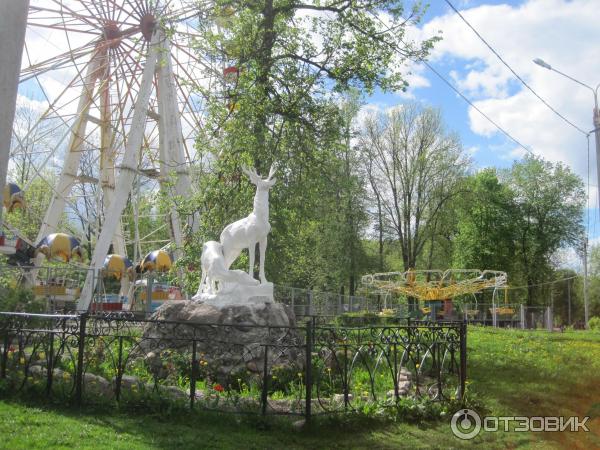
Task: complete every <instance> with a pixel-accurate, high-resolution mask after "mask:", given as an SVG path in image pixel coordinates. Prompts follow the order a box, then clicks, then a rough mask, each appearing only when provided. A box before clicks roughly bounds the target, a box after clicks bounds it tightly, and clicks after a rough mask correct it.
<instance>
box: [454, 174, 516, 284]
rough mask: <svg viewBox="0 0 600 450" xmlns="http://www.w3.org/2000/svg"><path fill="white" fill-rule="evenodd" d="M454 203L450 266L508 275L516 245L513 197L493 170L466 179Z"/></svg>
mask: <svg viewBox="0 0 600 450" xmlns="http://www.w3.org/2000/svg"><path fill="white" fill-rule="evenodd" d="M461 190H462V192H463V194H462V195H461V196H460V197H459V198H458V199H457V201H455V206H456V209H455V211H456V215H457V217H458V224H457V231H456V236H455V238H454V244H455V245H454V255H453V266H454V267H460V268H479V269H494V270H503V271H505V272H509V273H510V272H512V269H513V267H514V252H515V245H516V230H515V225H514V224H515V220H514V217H513V215H514V208H513V206H514V205H513V193H512V191H511V190H510V189H509V187H508V186H506V185H505V184H502V183H501V182H500V180H499V179H498V176H497V174H496V171H495V170H494V169H485V170H482V171H481V172H478V173H477V174H475V175H473V176H471V177H469V178H467V179H466V180H465V181H464V185H463V187H462V189H461Z"/></svg>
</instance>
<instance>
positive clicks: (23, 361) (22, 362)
mask: <svg viewBox="0 0 600 450" xmlns="http://www.w3.org/2000/svg"><path fill="white" fill-rule="evenodd" d="M19 364H25V358H23V357H22V356H21V358H20V359H19Z"/></svg>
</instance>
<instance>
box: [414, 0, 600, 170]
mask: <svg viewBox="0 0 600 450" xmlns="http://www.w3.org/2000/svg"><path fill="white" fill-rule="evenodd" d="M598 6H599V3H598V0H579V1H576V2H571V1H566V0H565V1H563V0H530V1H527V2H525V3H523V4H522V5H520V6H510V5H506V4H500V5H483V6H478V7H473V8H470V9H466V10H463V11H461V12H462V14H463V15H464V16H465V18H466V19H467V20H468V21H469V22H470V23H471V25H473V27H475V29H477V30H478V31H479V32H480V33H481V34H482V36H483V37H484V38H485V39H486V40H487V41H488V42H489V43H490V44H491V45H492V46H493V47H494V48H495V49H496V50H497V51H498V52H499V54H500V55H501V56H502V57H503V58H504V59H505V60H506V61H507V62H508V63H509V64H510V65H511V66H512V67H513V68H514V70H515V71H516V72H517V73H518V74H519V75H520V76H521V77H522V78H523V79H525V80H526V81H527V82H528V83H529V84H530V85H531V86H532V88H533V89H534V90H536V91H537V92H538V94H539V95H540V96H541V97H542V98H544V99H545V100H546V101H547V102H548V103H550V104H551V105H552V106H553V107H554V108H555V109H557V110H558V111H559V112H561V113H562V114H563V115H564V116H566V117H567V118H569V120H571V121H572V122H574V123H575V124H577V125H578V126H580V127H582V128H583V129H584V130H590V129H591V128H592V125H591V120H592V117H591V113H592V106H593V97H592V94H591V92H590V91H589V90H587V89H585V88H583V87H580V86H579V85H577V84H575V83H573V82H572V81H570V80H568V79H565V78H564V77H561V76H560V75H558V74H556V73H553V72H551V71H548V70H546V69H544V68H541V67H539V66H537V65H535V64H533V62H532V60H533V59H534V58H538V57H539V58H542V59H544V60H545V61H547V62H548V63H550V64H552V65H554V66H555V67H556V68H557V69H559V70H562V71H564V72H567V73H568V74H569V75H571V76H573V77H574V78H577V79H580V80H582V81H584V82H586V83H588V84H592V83H598V82H600V46H599V45H598V40H597V39H593V37H594V36H596V35H597V25H598V20H597V19H598V14H597V12H598ZM438 30H442V31H443V40H442V41H441V42H439V43H438V44H437V45H436V46H435V48H434V50H433V53H432V58H431V60H432V62H433V63H434V64H435V63H441V62H443V63H449V64H452V66H453V67H455V70H453V71H452V72H450V74H449V76H450V77H452V79H454V81H455V83H456V84H457V87H459V88H460V89H461V90H462V91H464V92H465V94H467V95H468V96H469V97H470V98H473V99H475V100H476V101H475V102H474V103H475V105H477V107H479V108H480V109H481V110H483V111H484V112H485V113H486V114H487V115H489V116H490V117H491V118H493V120H495V121H496V122H497V123H498V124H499V125H500V126H502V127H503V128H505V129H506V130H507V131H508V132H509V133H511V134H512V135H513V136H514V137H515V138H516V139H518V140H519V141H521V142H522V143H523V144H524V145H526V146H530V147H531V149H532V150H533V151H534V153H536V154H539V155H541V156H543V157H544V158H546V159H549V160H551V161H562V162H564V163H567V164H568V165H569V166H571V167H572V168H573V170H575V171H576V172H577V173H578V174H579V175H581V176H584V177H585V174H586V164H587V149H586V145H587V144H586V141H585V138H584V136H583V135H582V134H581V133H579V132H578V131H576V130H575V129H573V128H572V127H570V126H569V125H568V124H566V123H565V122H564V121H562V120H561V119H560V118H558V117H557V116H556V115H555V114H554V113H552V112H551V111H550V110H549V109H548V108H547V107H546V106H544V105H543V104H542V103H541V102H540V101H539V100H538V99H537V98H536V97H534V96H533V94H532V93H531V92H529V91H528V90H527V89H526V88H525V87H524V86H523V85H522V84H520V83H519V82H518V81H517V80H516V79H515V77H514V76H513V75H512V74H511V73H510V71H509V70H508V69H507V68H506V67H505V66H504V65H503V64H502V63H501V62H500V61H499V60H498V58H497V57H496V56H495V55H493V54H492V53H491V52H490V50H489V49H488V48H487V47H485V45H484V44H483V43H482V42H481V40H480V39H479V38H478V37H477V36H476V35H475V34H474V33H473V31H472V30H471V29H469V28H468V27H467V25H466V24H465V23H464V22H463V21H462V20H461V19H460V17H458V16H457V15H456V14H455V13H454V12H449V13H448V14H446V15H444V16H441V17H436V18H434V19H432V20H431V21H430V22H428V23H426V24H425V25H424V26H423V28H422V29H421V33H422V37H427V36H432V35H434V34H436V33H437V32H438ZM594 86H595V85H594ZM469 121H470V127H471V129H472V131H473V132H475V133H476V134H480V135H482V136H491V135H493V134H496V133H499V132H498V130H497V129H496V128H495V127H494V126H493V125H492V124H490V123H489V122H488V121H487V120H486V119H485V118H483V117H482V116H481V115H480V114H479V113H478V112H476V111H475V110H473V109H472V108H471V109H470V111H469ZM592 149H593V142H592ZM523 154H524V151H523V150H522V149H520V150H515V149H514V147H506V148H505V156H506V157H510V158H514V157H519V156H522V155H523ZM593 154H594V152H593V151H592V159H591V161H590V163H591V165H592V167H594V166H595V158H594V155H593ZM593 172H595V171H593ZM593 179H595V173H594V177H593Z"/></svg>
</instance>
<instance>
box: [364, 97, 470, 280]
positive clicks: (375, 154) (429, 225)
mask: <svg viewBox="0 0 600 450" xmlns="http://www.w3.org/2000/svg"><path fill="white" fill-rule="evenodd" d="M360 145H361V148H362V150H363V151H364V152H365V155H366V157H365V159H366V160H367V161H370V163H369V167H368V172H369V173H370V174H371V175H370V178H371V186H372V187H373V188H374V191H375V196H376V198H378V199H379V202H380V204H381V205H380V206H381V211H382V214H383V216H384V217H385V221H386V222H387V223H389V225H390V227H391V228H392V229H393V230H394V233H395V237H396V238H397V240H398V242H399V244H400V248H401V254H402V261H403V265H404V270H408V269H409V268H414V267H416V264H417V259H418V258H419V256H420V255H421V254H422V252H423V249H424V247H425V245H426V243H427V242H428V240H429V239H430V238H431V236H432V235H435V234H437V233H438V226H439V224H440V219H441V214H442V211H443V208H444V206H445V205H446V204H447V202H449V201H450V200H451V199H452V198H453V197H454V196H455V195H457V193H458V192H459V191H458V188H459V186H460V183H459V182H460V180H461V179H462V177H463V176H464V175H465V171H466V168H467V167H468V164H469V161H468V159H467V158H466V157H465V156H464V153H463V151H462V147H461V145H460V142H459V140H458V138H457V137H456V136H455V135H453V134H448V133H446V132H445V130H444V128H443V125H442V120H441V116H440V113H439V111H436V110H434V109H431V108H423V107H421V106H419V105H417V104H415V103H409V104H406V105H403V106H401V107H399V108H396V109H394V110H392V111H390V112H388V113H387V114H383V113H379V114H373V115H371V116H369V117H367V119H366V120H365V123H364V128H363V131H362V134H361V136H360Z"/></svg>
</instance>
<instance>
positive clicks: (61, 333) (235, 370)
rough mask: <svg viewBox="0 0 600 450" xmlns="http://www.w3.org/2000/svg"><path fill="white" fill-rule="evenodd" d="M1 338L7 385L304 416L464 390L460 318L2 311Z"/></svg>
mask: <svg viewBox="0 0 600 450" xmlns="http://www.w3.org/2000/svg"><path fill="white" fill-rule="evenodd" d="M240 332H244V333H250V334H249V335H248V336H252V337H253V340H252V341H251V343H248V341H246V342H241V341H239V340H238V336H239V334H240ZM0 342H1V345H2V347H1V354H0V379H1V380H2V383H1V384H0V386H1V387H2V390H4V392H5V393H6V392H12V393H15V392H20V391H27V392H33V393H34V394H35V395H40V396H50V397H52V396H65V397H67V398H70V399H72V400H73V401H75V402H76V403H90V402H96V401H101V400H104V401H106V400H111V401H117V402H122V401H127V402H143V401H147V400H149V399H151V398H154V399H160V400H161V401H162V400H169V401H174V402H181V403H184V404H187V405H188V407H189V408H202V409H207V410H219V411H224V412H234V413H248V412H250V413H256V414H262V415H271V414H290V415H301V416H305V417H306V418H307V419H309V418H310V417H311V416H312V415H317V414H328V413H338V412H344V411H352V410H356V409H359V408H360V407H361V406H363V405H365V404H368V403H374V402H377V403H378V404H381V405H390V406H392V405H394V404H395V403H396V402H398V401H399V400H400V399H401V398H403V397H415V398H422V397H428V398H431V399H435V400H440V401H442V400H446V399H450V398H457V399H461V398H462V395H463V393H464V389H465V381H466V370H467V363H466V357H467V354H466V324H465V323H457V322H454V323H442V322H438V323H428V324H425V323H413V324H411V325H410V326H381V327H379V326H378V327H362V328H338V327H330V326H329V327H328V326H313V324H312V322H311V321H307V323H306V326H303V327H285V328H284V327H266V326H264V327H258V326H252V325H244V324H231V325H228V324H193V323H188V322H185V323H184V322H169V321H156V320H138V319H135V318H133V317H129V318H128V317H124V316H123V315H122V314H121V315H119V316H117V317H111V316H110V315H105V316H89V315H87V314H83V315H41V314H25V313H0Z"/></svg>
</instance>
